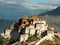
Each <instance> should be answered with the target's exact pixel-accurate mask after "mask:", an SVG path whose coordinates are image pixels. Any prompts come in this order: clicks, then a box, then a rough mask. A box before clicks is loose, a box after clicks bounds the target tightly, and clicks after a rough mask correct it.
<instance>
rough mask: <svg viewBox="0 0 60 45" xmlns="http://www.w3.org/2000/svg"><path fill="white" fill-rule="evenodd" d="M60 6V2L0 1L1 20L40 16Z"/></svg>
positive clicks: (35, 0) (50, 0) (58, 0)
mask: <svg viewBox="0 0 60 45" xmlns="http://www.w3.org/2000/svg"><path fill="white" fill-rule="evenodd" d="M58 6H60V0H0V18H1V17H2V18H7V19H8V18H10V17H11V18H18V17H23V16H26V15H35V14H40V13H44V12H46V11H50V10H52V9H55V8H57V7H58ZM21 15H22V16H21Z"/></svg>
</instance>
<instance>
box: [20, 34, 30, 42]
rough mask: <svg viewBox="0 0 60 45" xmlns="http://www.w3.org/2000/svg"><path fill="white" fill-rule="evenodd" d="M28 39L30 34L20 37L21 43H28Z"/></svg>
mask: <svg viewBox="0 0 60 45" xmlns="http://www.w3.org/2000/svg"><path fill="white" fill-rule="evenodd" d="M28 37H29V35H28V34H22V35H21V36H20V42H22V41H26V40H27V39H28Z"/></svg>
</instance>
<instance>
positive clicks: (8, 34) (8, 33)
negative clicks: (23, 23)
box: [5, 29, 12, 39]
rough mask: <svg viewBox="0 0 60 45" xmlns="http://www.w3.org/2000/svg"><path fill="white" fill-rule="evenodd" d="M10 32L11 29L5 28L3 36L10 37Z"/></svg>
mask: <svg viewBox="0 0 60 45" xmlns="http://www.w3.org/2000/svg"><path fill="white" fill-rule="evenodd" d="M11 32H12V30H10V29H7V30H6V31H5V37H6V38H9V39H10V38H11Z"/></svg>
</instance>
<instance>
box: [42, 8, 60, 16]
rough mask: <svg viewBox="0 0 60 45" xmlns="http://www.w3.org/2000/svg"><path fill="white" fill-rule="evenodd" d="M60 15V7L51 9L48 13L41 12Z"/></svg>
mask: <svg viewBox="0 0 60 45" xmlns="http://www.w3.org/2000/svg"><path fill="white" fill-rule="evenodd" d="M46 14H47V15H52V16H53V15H56V16H57V15H60V7H58V8H56V9H54V10H51V11H48V12H46V13H44V14H41V15H46Z"/></svg>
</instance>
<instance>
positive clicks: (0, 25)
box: [0, 19, 13, 34]
mask: <svg viewBox="0 0 60 45" xmlns="http://www.w3.org/2000/svg"><path fill="white" fill-rule="evenodd" d="M12 23H13V21H9V20H5V19H0V34H1V33H2V32H4V30H5V29H6V28H7V27H9V26H10V25H11V24H12Z"/></svg>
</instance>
